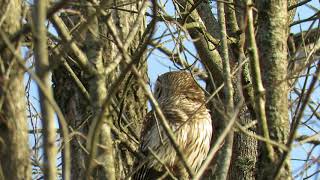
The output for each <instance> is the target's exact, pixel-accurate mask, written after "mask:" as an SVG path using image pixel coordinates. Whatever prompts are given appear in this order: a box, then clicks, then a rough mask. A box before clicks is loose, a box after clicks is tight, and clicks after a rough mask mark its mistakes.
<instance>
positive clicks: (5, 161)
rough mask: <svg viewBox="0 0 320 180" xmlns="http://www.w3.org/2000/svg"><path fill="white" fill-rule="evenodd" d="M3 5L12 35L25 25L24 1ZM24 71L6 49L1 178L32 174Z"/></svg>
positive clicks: (1, 65) (0, 79)
mask: <svg viewBox="0 0 320 180" xmlns="http://www.w3.org/2000/svg"><path fill="white" fill-rule="evenodd" d="M0 4H1V6H0V17H1V20H3V21H2V24H1V27H0V28H1V30H2V31H4V32H5V33H6V34H7V35H12V34H13V33H14V32H16V31H17V30H18V29H19V28H20V27H21V0H11V1H10V0H9V1H6V0H0ZM15 45H16V46H15V47H16V48H17V49H19V46H18V44H15ZM17 52H19V51H17ZM23 73H24V72H23V70H22V69H21V67H19V66H18V64H17V62H16V60H15V58H14V56H13V55H12V53H10V52H9V50H8V49H6V50H4V51H3V52H2V54H0V102H1V103H0V179H14V180H25V179H30V177H31V173H30V172H31V171H30V162H29V149H28V144H27V143H26V142H28V133H27V130H28V129H27V119H26V114H25V110H26V107H25V94H24V85H23V83H22V82H23Z"/></svg>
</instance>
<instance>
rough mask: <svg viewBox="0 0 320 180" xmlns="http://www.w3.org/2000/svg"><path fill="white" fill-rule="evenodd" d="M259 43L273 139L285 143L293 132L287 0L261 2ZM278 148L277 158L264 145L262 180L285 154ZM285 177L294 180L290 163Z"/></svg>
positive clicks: (261, 168)
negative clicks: (290, 124) (289, 113)
mask: <svg viewBox="0 0 320 180" xmlns="http://www.w3.org/2000/svg"><path fill="white" fill-rule="evenodd" d="M257 8H258V11H259V15H258V17H259V18H258V33H257V42H258V49H259V53H260V54H259V56H260V57H259V59H260V62H261V67H262V68H261V70H262V80H263V84H264V87H265V91H266V92H265V98H266V116H267V121H268V128H269V134H270V137H271V139H273V140H275V141H277V142H279V143H282V144H285V143H286V141H287V137H288V134H289V117H288V87H287V80H286V75H287V67H288V61H287V38H288V28H287V27H288V11H287V0H281V1H265V0H263V1H258V2H257ZM282 153H283V152H282V151H281V150H280V149H277V148H275V157H273V159H270V158H268V157H267V156H268V155H267V151H266V149H265V147H264V146H261V154H260V158H261V159H260V160H259V162H261V163H260V164H259V171H260V173H259V175H258V178H259V179H265V178H266V177H268V176H269V175H270V174H273V173H274V167H277V166H276V165H277V159H279V157H280V156H281V155H282ZM280 177H281V179H290V177H291V171H290V168H289V162H287V164H286V167H285V168H284V169H283V170H282V171H281V176H280Z"/></svg>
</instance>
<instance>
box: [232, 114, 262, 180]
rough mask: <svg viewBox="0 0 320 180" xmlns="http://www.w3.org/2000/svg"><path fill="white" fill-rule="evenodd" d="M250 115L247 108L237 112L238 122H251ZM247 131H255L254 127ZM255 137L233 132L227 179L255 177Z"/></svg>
mask: <svg viewBox="0 0 320 180" xmlns="http://www.w3.org/2000/svg"><path fill="white" fill-rule="evenodd" d="M252 120H253V118H252V116H251V114H250V113H249V110H248V109H247V108H244V109H243V110H242V111H241V113H240V114H239V121H238V122H239V123H240V124H242V125H247V124H249V123H252ZM249 131H252V132H256V128H255V127H252V128H249ZM257 147H258V143H257V139H255V138H253V137H250V136H248V135H246V134H243V133H242V132H239V131H238V132H235V135H234V141H233V154H232V163H231V169H230V176H229V179H232V180H242V179H246V180H254V179H256V178H255V177H256V173H257V172H256V171H257V168H256V163H257V156H258V151H257V149H258V148H257Z"/></svg>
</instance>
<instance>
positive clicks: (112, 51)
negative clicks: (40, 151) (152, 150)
mask: <svg viewBox="0 0 320 180" xmlns="http://www.w3.org/2000/svg"><path fill="white" fill-rule="evenodd" d="M119 2H120V1H119ZM122 8H124V9H127V10H130V11H138V10H139V9H140V8H141V3H132V4H130V5H126V6H122ZM108 13H110V18H111V20H110V21H111V22H112V23H113V24H114V25H115V27H116V31H117V33H118V35H119V36H120V38H121V40H122V42H123V43H124V42H125V41H126V40H127V36H128V33H129V32H130V31H132V27H133V24H134V23H135V21H136V19H137V15H136V14H134V13H131V12H129V11H128V12H127V11H119V10H108ZM95 14H97V13H96V12H95V9H94V8H88V9H87V10H86V12H85V15H86V18H88V17H90V16H92V15H93V16H94V15H95ZM108 18H109V17H106V16H103V15H98V16H96V17H95V18H94V20H93V22H91V24H90V25H89V28H91V30H90V31H87V33H82V34H81V35H82V37H84V40H82V41H81V40H80V41H78V42H80V43H79V46H80V47H81V49H82V50H83V51H84V52H85V53H86V55H87V57H88V59H89V61H90V62H94V61H93V59H96V60H97V57H98V56H100V55H101V59H100V60H98V61H95V63H93V64H95V67H96V68H97V69H98V68H100V69H99V71H100V72H105V71H106V69H108V68H110V67H111V66H112V64H113V63H114V61H115V59H116V55H117V53H118V49H117V47H116V46H115V44H114V42H113V40H112V36H111V34H110V30H109V29H108V27H107V25H106V22H107V21H108ZM73 23H74V24H76V23H77V21H74V22H73ZM142 23H143V21H142ZM69 28H71V27H69ZM139 29H140V30H138V32H139V33H138V34H137V35H136V36H135V37H134V40H133V41H132V43H131V45H130V46H129V48H128V50H127V52H129V53H130V54H134V52H135V51H136V49H137V48H138V46H139V43H140V42H141V38H142V33H143V29H144V23H143V24H142V25H140V28H139ZM97 34H98V35H100V36H99V38H98V39H96V37H95V36H96V35H97ZM75 36H77V35H75ZM78 37H79V36H78ZM79 39H81V38H79ZM99 53H101V54H100V55H99ZM98 58H100V57H98ZM69 64H70V66H71V67H72V69H73V71H74V72H75V73H76V75H77V76H78V77H79V79H80V80H81V82H82V83H83V85H84V87H86V89H87V90H88V92H89V95H90V97H91V98H92V100H93V101H91V102H88V101H87V100H85V99H86V98H85V97H84V95H83V93H82V92H81V91H80V90H79V88H78V87H77V85H76V84H75V83H74V80H73V79H72V78H71V77H70V76H69V72H68V71H67V70H66V69H65V68H57V69H55V71H54V73H53V77H54V88H55V90H54V92H55V97H56V99H57V101H58V103H59V105H60V107H61V109H63V110H64V114H65V116H66V119H68V120H69V122H68V123H69V125H70V126H71V127H72V128H73V130H74V132H80V133H81V134H82V135H84V136H86V137H88V131H89V128H90V126H91V125H92V120H93V118H94V117H95V116H97V114H96V113H98V111H97V110H98V109H97V108H98V107H99V106H101V103H102V101H104V100H105V97H106V95H107V94H108V93H110V88H111V86H112V85H113V83H114V81H115V80H116V79H117V78H118V76H119V74H120V73H121V72H122V71H123V70H124V69H125V68H126V64H125V63H123V62H122V61H121V62H120V63H119V65H117V66H116V69H115V70H113V71H112V72H111V73H108V74H105V73H101V74H100V75H101V76H96V77H95V76H91V75H89V74H87V73H83V71H82V70H81V69H79V68H78V67H77V66H76V65H74V64H72V63H69ZM61 66H62V65H61ZM137 67H138V68H139V69H140V73H141V74H142V75H143V77H144V79H145V80H147V64H146V61H144V60H143V57H141V58H140V62H139V63H138V64H137ZM118 86H119V87H118V92H117V93H116V95H115V96H114V97H113V98H112V100H111V101H112V103H111V104H110V105H109V106H108V107H107V110H106V112H105V118H106V120H105V121H106V122H108V123H104V125H103V127H102V132H101V134H100V141H99V143H100V144H102V145H104V146H111V148H112V149H113V152H111V154H110V152H109V151H105V149H100V150H99V152H98V153H99V157H97V159H98V160H99V161H103V160H102V159H103V158H102V156H101V155H103V156H104V155H112V158H113V161H114V163H112V162H110V161H105V164H104V165H101V166H99V167H97V168H96V169H95V170H94V176H95V179H106V178H108V179H110V177H106V176H105V175H106V174H108V173H106V172H105V170H106V169H110V168H114V171H115V172H114V175H115V179H124V178H125V176H126V175H128V173H129V172H130V170H131V168H132V165H133V154H132V153H130V149H129V150H128V149H127V146H126V145H125V144H126V143H127V142H134V141H132V138H133V139H136V138H138V136H139V135H138V134H139V133H137V132H139V131H140V126H141V123H142V121H143V118H144V116H145V115H146V112H147V105H146V102H147V98H146V96H145V95H144V93H143V90H142V88H141V87H140V86H139V85H138V84H137V83H136V80H135V79H134V78H132V76H131V75H130V73H127V75H126V76H125V78H124V80H123V81H122V83H120V84H119V85H118ZM102 92H103V93H102ZM98 101H100V102H99V103H96V102H98ZM92 103H93V104H92ZM94 104H96V105H94ZM92 105H94V106H93V107H95V108H92ZM120 112H121V114H120ZM119 116H120V117H119ZM111 129H112V142H111V141H110V140H108V136H109V135H108V133H110V130H111ZM106 130H107V131H109V132H107V131H106ZM120 137H122V138H120ZM123 137H125V138H123ZM106 142H109V143H107V144H106ZM85 144H86V140H85V139H84V138H83V137H82V136H81V135H76V134H75V135H74V136H73V137H72V140H71V154H72V162H71V166H72V167H71V176H72V177H71V179H82V178H83V177H85V172H86V170H87V167H86V163H87V162H86V161H87V158H88V156H87V152H85V150H84V149H83V148H84V147H85ZM125 147H126V148H125ZM136 147H137V144H134V143H133V148H136ZM133 150H135V149H133ZM131 151H132V149H131ZM109 157H110V156H109ZM101 158H102V159H101ZM104 166H109V167H104ZM110 166H113V167H110Z"/></svg>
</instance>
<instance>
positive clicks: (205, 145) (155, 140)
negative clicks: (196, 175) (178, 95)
mask: <svg viewBox="0 0 320 180" xmlns="http://www.w3.org/2000/svg"><path fill="white" fill-rule="evenodd" d="M181 103H183V104H185V105H182V104H181ZM161 109H162V111H163V113H164V115H165V117H166V120H167V121H168V123H169V125H170V127H171V129H172V131H173V132H174V134H175V137H176V141H177V144H178V145H179V146H180V148H181V149H182V151H183V153H184V154H185V157H186V160H187V163H188V165H189V166H190V167H191V168H192V169H193V170H194V171H197V170H198V169H199V168H200V166H201V164H202V162H203V160H204V159H205V158H206V156H207V154H208V151H209V147H210V141H211V136H212V124H211V117H210V114H209V112H208V110H207V109H206V107H205V106H201V105H199V104H193V103H185V102H178V103H176V104H171V105H168V104H167V105H165V103H162V105H161ZM150 149H151V150H152V151H153V152H154V154H156V155H157V157H158V159H160V160H161V161H162V162H163V163H165V164H166V166H167V167H168V169H170V170H173V169H175V166H176V165H177V163H178V161H180V159H179V157H178V156H177V154H176V151H175V149H174V148H173V146H172V145H171V143H170V142H169V139H168V138H167V136H166V133H165V132H164V129H163V127H162V126H161V123H160V122H159V120H158V119H157V116H156V115H155V113H154V112H153V111H151V112H149V113H148V115H147V118H146V122H145V123H144V127H143V131H142V133H141V151H142V152H143V153H144V154H145V155H146V156H147V157H150V156H152V154H151V153H150V152H149V150H150ZM145 166H147V167H152V169H153V170H152V171H154V172H161V171H165V170H164V168H163V166H162V165H161V163H159V161H158V160H156V158H150V160H149V161H148V162H147V163H146V165H145ZM144 168H145V167H144ZM144 171H146V170H145V169H144ZM150 171H151V170H149V172H150ZM145 173H146V172H145ZM173 174H174V172H173Z"/></svg>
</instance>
